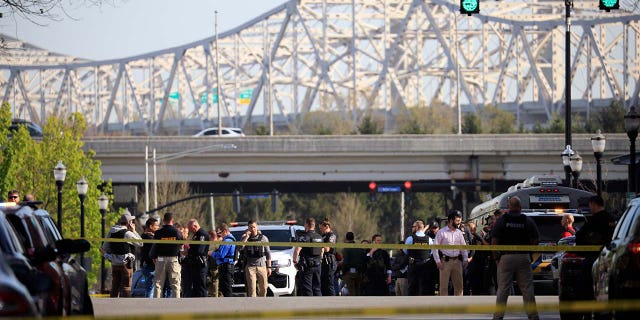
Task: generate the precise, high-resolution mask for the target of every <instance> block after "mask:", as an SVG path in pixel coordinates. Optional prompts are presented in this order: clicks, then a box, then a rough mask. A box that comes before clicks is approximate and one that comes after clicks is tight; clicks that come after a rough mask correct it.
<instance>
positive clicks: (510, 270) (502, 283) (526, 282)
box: [491, 197, 540, 320]
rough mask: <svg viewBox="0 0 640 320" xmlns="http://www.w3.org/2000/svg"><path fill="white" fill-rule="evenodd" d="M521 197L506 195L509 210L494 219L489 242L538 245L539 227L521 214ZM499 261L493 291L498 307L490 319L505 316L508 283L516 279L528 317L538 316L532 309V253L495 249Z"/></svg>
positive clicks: (534, 299) (534, 302)
mask: <svg viewBox="0 0 640 320" xmlns="http://www.w3.org/2000/svg"><path fill="white" fill-rule="evenodd" d="M520 211H521V206H520V198H518V197H512V198H510V199H509V213H507V214H505V215H503V216H502V217H500V218H499V219H498V221H496V224H495V226H494V228H493V234H492V238H491V244H492V245H537V244H538V239H539V237H540V235H539V233H538V227H536V224H535V222H534V221H533V219H531V218H529V217H527V216H526V215H524V214H522V213H521V212H520ZM494 255H495V259H496V261H497V262H498V292H497V293H496V305H497V307H498V310H496V312H495V313H494V315H493V319H502V318H503V317H504V309H503V308H504V307H506V305H507V298H508V297H509V291H511V285H512V283H513V280H514V279H515V280H516V281H517V282H518V286H519V287H520V291H521V292H522V299H523V301H524V304H525V306H528V307H527V308H526V311H527V317H528V318H529V319H530V320H531V319H535V320H538V319H539V316H538V311H536V309H535V305H536V298H535V296H534V293H533V272H532V270H531V255H530V254H529V252H526V251H501V252H494Z"/></svg>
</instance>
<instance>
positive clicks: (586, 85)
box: [0, 0, 640, 135]
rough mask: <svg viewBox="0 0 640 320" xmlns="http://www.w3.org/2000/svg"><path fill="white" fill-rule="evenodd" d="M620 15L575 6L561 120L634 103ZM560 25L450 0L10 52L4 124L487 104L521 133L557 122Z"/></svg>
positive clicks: (136, 129) (341, 6) (635, 64)
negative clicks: (103, 52)
mask: <svg viewBox="0 0 640 320" xmlns="http://www.w3.org/2000/svg"><path fill="white" fill-rule="evenodd" d="M626 1H630V0H626ZM633 5H634V4H633V3H626V2H624V1H623V2H622V7H623V9H622V10H616V11H612V12H608V13H606V12H603V11H599V10H598V2H597V1H596V0H587V1H575V3H574V9H573V11H572V14H571V17H572V20H571V28H570V41H571V52H570V55H571V68H570V70H571V77H572V83H573V84H572V87H571V95H572V97H573V99H574V100H573V102H572V109H573V110H574V111H575V112H578V113H581V114H584V115H586V116H588V115H589V113H590V112H593V110H594V108H598V107H602V106H604V105H608V104H609V103H610V102H611V101H612V100H619V101H623V103H624V105H625V106H629V105H635V104H637V103H638V97H639V90H640V51H639V50H638V48H639V47H640V15H638V14H637V13H636V12H637V11H638V10H637V8H635V7H633ZM625 7H627V8H626V10H625ZM212 15H213V13H212ZM565 26H566V22H565V4H564V2H563V1H557V0H553V1H552V0H526V1H523V0H518V1H516V0H504V1H482V2H481V14H478V15H473V16H463V15H460V14H459V2H458V1H457V0H291V1H287V2H286V3H283V4H282V5H280V6H278V7H276V8H274V9H272V10H271V11H268V12H266V13H264V14H262V15H261V16H259V17H257V18H255V19H253V20H251V21H248V22H246V23H244V24H242V25H240V26H238V27H237V28H235V29H232V30H229V31H226V32H223V33H220V34H219V35H214V36H212V37H210V38H207V39H203V40H200V41H197V42H193V43H189V44H186V45H182V46H178V47H174V48H168V49H164V50H160V51H156V52H150V53H147V54H143V55H138V56H134V57H127V58H122V59H114V60H108V61H88V60H82V59H78V58H74V57H68V56H62V55H58V54H54V53H50V52H47V51H45V50H43V49H40V48H35V47H33V46H31V45H29V44H27V43H23V42H20V41H18V40H13V41H10V42H9V46H10V49H9V51H8V52H9V56H8V57H7V56H3V57H2V59H0V95H2V96H1V98H2V101H7V102H9V103H10V104H11V105H12V108H13V109H12V111H13V113H14V115H15V116H16V117H21V118H26V119H29V120H32V121H34V122H36V123H42V122H44V120H45V119H46V117H48V116H51V115H56V116H65V115H69V114H71V113H72V112H80V113H82V114H83V115H84V117H85V118H86V119H87V121H88V123H89V125H90V127H93V128H94V129H95V130H96V132H100V133H108V132H111V131H128V132H132V133H137V134H148V135H154V134H167V133H190V132H193V131H194V130H197V129H200V128H202V127H207V126H214V125H217V123H218V119H220V120H221V122H222V124H221V125H222V126H238V127H245V128H247V127H249V126H252V125H265V126H267V127H268V126H269V125H270V124H273V123H274V122H275V123H276V124H277V125H279V126H288V127H289V129H290V132H292V133H296V132H299V129H300V125H301V119H303V117H304V115H305V114H306V113H308V112H310V111H317V110H321V111H328V112H335V113H336V114H339V115H340V116H341V117H342V118H343V119H344V120H346V121H348V123H351V124H352V125H353V126H354V127H355V126H357V124H358V123H359V122H360V120H361V119H362V117H364V116H365V115H368V114H376V115H379V116H383V117H384V118H385V132H393V130H394V121H395V120H394V117H395V116H396V114H397V112H398V111H397V110H398V108H402V107H428V106H430V105H431V104H432V103H434V102H442V103H445V104H446V105H449V106H451V107H452V108H456V107H458V106H459V107H460V108H459V110H461V111H462V112H474V111H477V110H478V109H479V108H481V107H483V106H485V105H488V104H493V105H497V106H499V107H500V108H502V109H505V110H509V111H511V112H513V113H514V114H515V115H516V116H517V119H518V121H519V122H520V123H528V124H531V123H534V122H536V121H540V122H545V121H546V120H548V119H550V118H551V117H552V114H553V113H554V112H558V113H561V112H563V110H564V92H565V87H564V86H565V63H564V61H565ZM212 33H214V32H213V30H212Z"/></svg>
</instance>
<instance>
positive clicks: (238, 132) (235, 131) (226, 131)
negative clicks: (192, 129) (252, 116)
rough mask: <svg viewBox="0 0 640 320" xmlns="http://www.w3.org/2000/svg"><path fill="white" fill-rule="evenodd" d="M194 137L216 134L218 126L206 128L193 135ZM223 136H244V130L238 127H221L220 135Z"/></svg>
mask: <svg viewBox="0 0 640 320" xmlns="http://www.w3.org/2000/svg"><path fill="white" fill-rule="evenodd" d="M193 136H194V137H209V136H218V128H217V127H215V128H207V129H204V130H202V131H200V132H198V133H196V134H194V135H193ZM221 137H224V138H231V137H244V132H242V129H240V128H222V135H221Z"/></svg>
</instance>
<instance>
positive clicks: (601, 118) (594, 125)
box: [586, 101, 627, 133]
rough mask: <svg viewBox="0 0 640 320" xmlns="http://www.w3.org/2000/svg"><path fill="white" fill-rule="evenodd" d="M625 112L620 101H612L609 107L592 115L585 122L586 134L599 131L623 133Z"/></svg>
mask: <svg viewBox="0 0 640 320" xmlns="http://www.w3.org/2000/svg"><path fill="white" fill-rule="evenodd" d="M625 114H627V110H626V109H625V108H624V106H623V105H622V102H620V101H612V102H611V104H609V106H607V107H606V108H603V109H601V110H600V111H599V112H597V113H595V114H593V115H592V116H591V117H590V118H589V120H588V121H587V125H586V127H587V130H586V131H587V132H596V130H598V129H600V130H602V132H610V133H624V132H625V129H624V121H623V120H622V119H624V115H625Z"/></svg>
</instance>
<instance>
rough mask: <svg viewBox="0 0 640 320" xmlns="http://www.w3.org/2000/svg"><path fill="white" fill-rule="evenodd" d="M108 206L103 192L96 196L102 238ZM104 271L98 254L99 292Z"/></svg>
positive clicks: (102, 282) (102, 289) (101, 256)
mask: <svg viewBox="0 0 640 320" xmlns="http://www.w3.org/2000/svg"><path fill="white" fill-rule="evenodd" d="M108 207H109V198H107V196H105V195H104V192H103V193H102V195H101V196H100V197H99V198H98V208H100V216H101V218H102V220H101V224H100V226H101V228H100V230H101V238H102V239H104V227H105V215H106V213H107V208H108ZM105 271H106V270H105V267H104V256H103V255H100V293H104V278H105V276H106V272H105Z"/></svg>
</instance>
